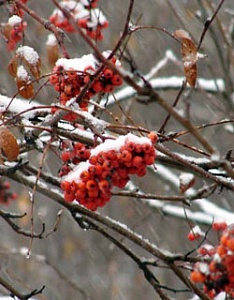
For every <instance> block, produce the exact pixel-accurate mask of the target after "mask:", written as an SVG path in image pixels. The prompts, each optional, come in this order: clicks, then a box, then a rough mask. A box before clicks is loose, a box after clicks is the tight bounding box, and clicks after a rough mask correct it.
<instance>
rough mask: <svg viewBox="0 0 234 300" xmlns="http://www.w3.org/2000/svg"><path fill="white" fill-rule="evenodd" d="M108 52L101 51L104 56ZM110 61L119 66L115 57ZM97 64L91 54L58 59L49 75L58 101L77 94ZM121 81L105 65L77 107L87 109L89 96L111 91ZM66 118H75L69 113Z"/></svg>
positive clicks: (90, 77) (89, 78)
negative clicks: (57, 93)
mask: <svg viewBox="0 0 234 300" xmlns="http://www.w3.org/2000/svg"><path fill="white" fill-rule="evenodd" d="M108 54H109V52H108V51H105V52H103V55H104V56H105V57H107V56H108ZM111 62H112V63H113V65H115V66H116V67H120V66H121V64H120V61H119V60H117V59H116V58H115V57H112V58H111ZM99 66H100V63H99V62H98V61H97V60H96V59H95V57H94V56H93V55H92V54H88V55H84V56H83V57H81V58H74V59H66V58H60V59H58V60H57V62H56V65H55V67H54V69H53V74H51V76H50V83H51V84H52V85H53V86H54V88H55V90H56V91H57V92H59V100H60V103H61V104H62V105H65V104H66V103H67V101H69V100H70V99H71V98H74V97H76V96H78V95H79V93H80V90H81V88H82V87H83V86H85V84H87V83H88V82H89V81H90V80H91V79H92V76H93V74H94V73H95V71H96V70H97V69H98V67H99ZM122 83H123V80H122V78H121V77H120V76H119V75H118V74H116V73H115V72H113V71H112V70H111V69H109V68H107V67H105V68H104V69H103V71H102V72H101V73H100V74H99V75H98V76H97V77H96V78H95V80H94V82H93V83H92V85H91V86H90V88H89V89H88V91H87V92H86V94H85V96H84V97H83V98H82V100H81V101H80V102H79V108H80V109H82V110H87V107H88V102H89V100H90V98H91V97H93V96H94V95H96V94H97V93H111V92H113V90H114V88H115V87H116V86H120V85H121V84H122ZM55 111H56V109H53V110H52V113H54V112H55ZM66 119H67V120H69V121H72V120H74V119H76V115H75V114H71V113H70V114H68V115H67V116H66Z"/></svg>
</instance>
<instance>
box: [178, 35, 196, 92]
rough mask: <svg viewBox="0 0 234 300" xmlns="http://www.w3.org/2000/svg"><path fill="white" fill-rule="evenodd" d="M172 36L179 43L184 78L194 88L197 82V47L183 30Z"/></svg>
mask: <svg viewBox="0 0 234 300" xmlns="http://www.w3.org/2000/svg"><path fill="white" fill-rule="evenodd" d="M174 36H175V37H176V38H178V39H180V41H181V54H182V60H183V65H184V73H185V77H186V79H187V81H188V83H189V85H190V86H191V87H195V85H196V80H197V60H198V53H197V46H196V44H195V43H194V42H193V40H192V39H191V37H190V35H189V33H188V32H187V31H185V30H182V29H179V30H176V31H175V33H174Z"/></svg>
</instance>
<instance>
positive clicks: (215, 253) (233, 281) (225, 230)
mask: <svg viewBox="0 0 234 300" xmlns="http://www.w3.org/2000/svg"><path fill="white" fill-rule="evenodd" d="M212 229H213V230H215V231H218V232H219V233H220V238H219V241H218V244H217V246H212V245H209V244H205V245H202V246H201V247H200V248H199V249H198V253H199V255H200V257H201V261H198V262H196V263H195V264H194V266H193V270H192V271H191V274H190V279H191V280H192V281H193V282H194V283H199V284H202V285H203V290H204V292H205V293H206V294H207V295H208V296H209V297H210V298H211V299H214V298H215V297H216V296H217V295H219V294H220V293H225V294H226V296H227V297H231V298H233V297H234V225H233V224H232V225H230V226H227V224H226V223H225V222H224V221H221V222H217V221H216V222H214V225H213V226H212ZM231 298H230V299H231ZM228 299H229V298H228Z"/></svg>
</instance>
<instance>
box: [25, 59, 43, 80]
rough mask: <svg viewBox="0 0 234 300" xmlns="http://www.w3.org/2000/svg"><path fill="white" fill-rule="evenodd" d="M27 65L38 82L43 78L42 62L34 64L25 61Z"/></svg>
mask: <svg viewBox="0 0 234 300" xmlns="http://www.w3.org/2000/svg"><path fill="white" fill-rule="evenodd" d="M25 65H26V66H27V67H28V68H29V70H30V72H31V73H32V75H33V76H34V77H35V78H36V79H37V80H38V79H40V76H41V60H40V59H38V61H37V62H36V63H34V64H32V63H30V62H28V61H26V60H25Z"/></svg>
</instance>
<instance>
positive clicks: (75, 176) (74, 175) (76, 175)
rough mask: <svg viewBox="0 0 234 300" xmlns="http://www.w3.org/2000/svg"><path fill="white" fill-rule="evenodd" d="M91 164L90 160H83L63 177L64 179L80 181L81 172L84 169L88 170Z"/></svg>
mask: <svg viewBox="0 0 234 300" xmlns="http://www.w3.org/2000/svg"><path fill="white" fill-rule="evenodd" d="M89 166H90V163H89V162H81V163H79V164H78V165H77V166H76V167H75V168H74V169H73V170H72V171H70V172H69V173H68V174H67V175H66V176H64V177H63V180H65V181H68V182H72V181H75V182H80V174H81V173H82V172H83V171H86V170H88V168H89Z"/></svg>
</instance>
